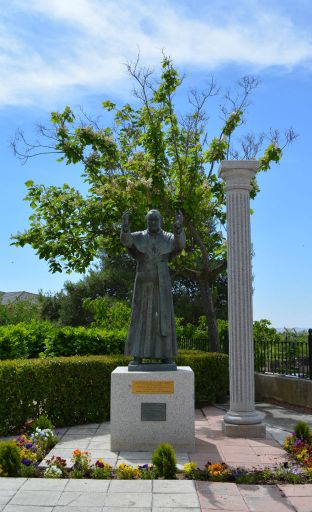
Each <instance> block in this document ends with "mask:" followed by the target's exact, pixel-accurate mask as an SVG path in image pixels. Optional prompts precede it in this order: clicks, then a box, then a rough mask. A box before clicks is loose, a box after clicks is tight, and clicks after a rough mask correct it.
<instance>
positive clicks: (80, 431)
mask: <svg viewBox="0 0 312 512" xmlns="http://www.w3.org/2000/svg"><path fill="white" fill-rule="evenodd" d="M96 431H97V428H96V427H94V428H92V427H91V428H87V427H85V428H84V426H83V425H80V426H77V427H70V428H69V429H68V431H67V432H66V435H67V436H70V435H72V434H74V435H86V436H92V435H94V434H95V433H96Z"/></svg>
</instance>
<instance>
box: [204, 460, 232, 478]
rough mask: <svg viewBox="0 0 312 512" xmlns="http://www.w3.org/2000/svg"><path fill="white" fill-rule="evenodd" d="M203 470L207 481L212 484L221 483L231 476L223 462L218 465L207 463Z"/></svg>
mask: <svg viewBox="0 0 312 512" xmlns="http://www.w3.org/2000/svg"><path fill="white" fill-rule="evenodd" d="M205 468H206V470H207V473H208V476H209V479H210V480H213V481H214V482H223V481H224V480H227V479H228V478H229V476H230V474H231V473H230V470H229V467H228V466H227V465H226V464H225V463H224V462H221V463H220V464H218V463H217V464H211V462H207V464H205Z"/></svg>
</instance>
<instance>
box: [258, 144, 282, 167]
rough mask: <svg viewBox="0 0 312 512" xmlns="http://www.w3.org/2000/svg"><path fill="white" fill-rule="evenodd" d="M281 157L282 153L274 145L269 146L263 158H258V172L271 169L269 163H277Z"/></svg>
mask: <svg viewBox="0 0 312 512" xmlns="http://www.w3.org/2000/svg"><path fill="white" fill-rule="evenodd" d="M282 156H283V151H282V150H281V148H279V147H278V146H277V145H276V144H270V145H269V146H268V147H267V148H266V150H265V152H264V154H263V156H262V157H261V158H259V164H260V170H261V171H267V170H268V169H270V168H271V163H272V162H276V163H278V162H279V161H280V159H281V158H282Z"/></svg>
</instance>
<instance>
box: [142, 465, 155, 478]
mask: <svg viewBox="0 0 312 512" xmlns="http://www.w3.org/2000/svg"><path fill="white" fill-rule="evenodd" d="M138 469H139V471H140V475H141V476H140V478H141V480H155V479H156V478H157V474H156V470H155V468H154V466H153V465H151V464H142V465H141V466H138Z"/></svg>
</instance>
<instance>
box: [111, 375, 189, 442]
mask: <svg viewBox="0 0 312 512" xmlns="http://www.w3.org/2000/svg"><path fill="white" fill-rule="evenodd" d="M194 422H195V404H194V373H193V371H192V369H191V368H190V367H189V366H178V368H177V370H176V371H167V372H163V371H157V372H155V371H151V372H146V371H145V372H134V371H131V372H129V371H128V368H127V367H123V366H119V367H117V368H116V369H115V370H114V371H113V372H112V374H111V450H116V451H127V452H131V451H135V452H137V451H152V450H154V449H155V448H157V447H158V446H159V444H160V443H170V444H171V445H172V446H173V447H174V448H175V450H176V451H192V450H193V449H194V446H195V433H194Z"/></svg>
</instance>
